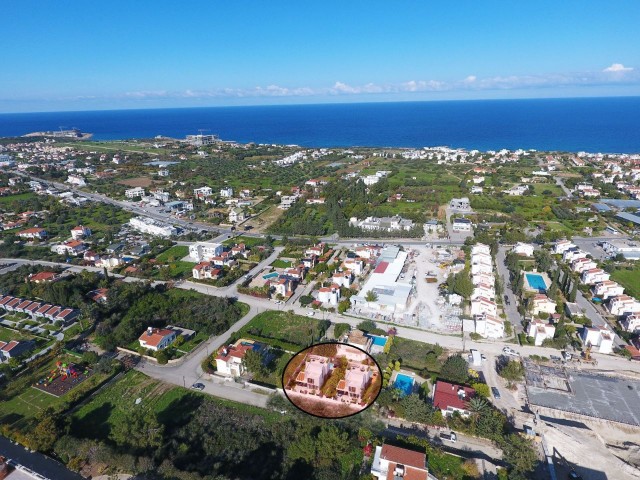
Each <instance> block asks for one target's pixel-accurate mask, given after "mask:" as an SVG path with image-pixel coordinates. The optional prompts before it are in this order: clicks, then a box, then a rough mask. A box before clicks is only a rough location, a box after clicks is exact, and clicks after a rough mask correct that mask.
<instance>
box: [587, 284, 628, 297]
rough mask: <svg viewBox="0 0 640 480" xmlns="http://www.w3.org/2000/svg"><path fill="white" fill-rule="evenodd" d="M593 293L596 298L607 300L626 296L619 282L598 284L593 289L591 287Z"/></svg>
mask: <svg viewBox="0 0 640 480" xmlns="http://www.w3.org/2000/svg"><path fill="white" fill-rule="evenodd" d="M591 292H592V293H593V296H594V297H598V298H601V299H602V300H606V299H608V298H610V297H618V296H620V295H622V294H624V287H623V286H622V285H620V284H619V283H618V282H614V281H613V280H607V281H605V282H598V283H596V284H595V285H594V286H593V287H591Z"/></svg>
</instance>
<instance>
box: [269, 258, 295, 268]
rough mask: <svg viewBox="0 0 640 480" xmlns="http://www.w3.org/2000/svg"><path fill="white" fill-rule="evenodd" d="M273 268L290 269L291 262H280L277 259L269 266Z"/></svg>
mask: <svg viewBox="0 0 640 480" xmlns="http://www.w3.org/2000/svg"><path fill="white" fill-rule="evenodd" d="M271 266H272V267H274V268H291V266H292V265H291V262H289V261H287V260H280V259H279V258H278V259H277V260H276V261H275V262H273V263H272V264H271Z"/></svg>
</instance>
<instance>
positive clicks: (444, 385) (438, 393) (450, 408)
mask: <svg viewBox="0 0 640 480" xmlns="http://www.w3.org/2000/svg"><path fill="white" fill-rule="evenodd" d="M475 395H476V391H475V390H474V389H473V388H471V387H465V386H462V385H456V384H454V383H449V382H444V381H442V380H438V381H437V382H436V388H435V389H434V392H433V406H434V407H435V408H439V409H440V410H441V411H442V415H444V416H447V415H452V414H453V413H454V412H458V413H459V414H460V415H462V416H463V417H468V416H469V414H470V412H469V410H468V407H467V404H468V402H469V400H470V399H472V398H473V397H475Z"/></svg>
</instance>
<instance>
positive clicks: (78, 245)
mask: <svg viewBox="0 0 640 480" xmlns="http://www.w3.org/2000/svg"><path fill="white" fill-rule="evenodd" d="M86 249H87V247H86V245H85V244H84V243H83V242H81V241H80V240H71V241H69V242H65V243H61V244H59V245H54V246H53V247H51V250H52V251H54V252H55V253H57V254H58V255H73V256H74V257H76V256H78V255H80V254H81V253H82V252H84V251H85V250H86Z"/></svg>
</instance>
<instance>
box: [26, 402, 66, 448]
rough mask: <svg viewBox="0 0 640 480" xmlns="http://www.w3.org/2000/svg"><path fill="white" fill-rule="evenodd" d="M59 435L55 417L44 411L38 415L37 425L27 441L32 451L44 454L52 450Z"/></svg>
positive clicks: (50, 412) (48, 411)
mask: <svg viewBox="0 0 640 480" xmlns="http://www.w3.org/2000/svg"><path fill="white" fill-rule="evenodd" d="M61 434H62V432H61V429H60V427H59V421H58V419H57V417H56V416H55V414H54V413H53V412H52V411H50V410H45V411H43V412H42V413H41V414H40V415H38V424H37V425H36V427H35V428H34V429H33V431H32V432H31V434H30V435H29V436H28V437H27V441H28V443H29V446H30V447H31V448H32V449H33V450H38V451H39V452H45V453H46V452H49V451H51V450H52V449H53V445H54V444H55V443H56V440H58V438H59V437H60V435H61Z"/></svg>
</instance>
